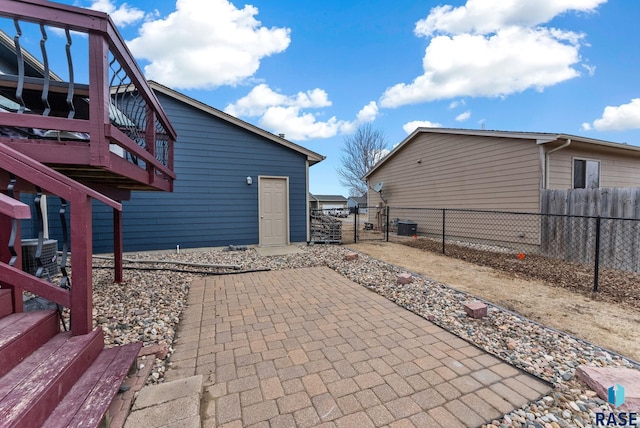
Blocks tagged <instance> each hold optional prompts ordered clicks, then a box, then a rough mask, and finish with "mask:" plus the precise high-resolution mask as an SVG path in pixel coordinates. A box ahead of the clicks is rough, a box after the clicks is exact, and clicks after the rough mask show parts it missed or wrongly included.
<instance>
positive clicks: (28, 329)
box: [0, 310, 60, 377]
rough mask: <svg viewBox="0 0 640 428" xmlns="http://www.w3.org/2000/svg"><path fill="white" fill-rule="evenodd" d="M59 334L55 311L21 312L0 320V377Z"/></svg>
mask: <svg viewBox="0 0 640 428" xmlns="http://www.w3.org/2000/svg"><path fill="white" fill-rule="evenodd" d="M59 332H60V323H59V320H58V314H57V312H56V311H55V310H48V311H37V312H21V313H17V314H10V315H7V316H6V317H4V318H0V377H1V376H4V375H5V374H7V373H8V372H9V371H10V370H11V369H13V368H14V367H15V366H16V365H18V363H20V361H22V360H24V359H25V358H26V357H28V356H29V355H30V354H31V353H32V352H33V351H34V350H36V349H38V348H39V347H40V346H41V345H42V344H44V343H45V342H47V341H48V340H49V339H51V338H52V337H54V336H55V335H56V334H58V333H59Z"/></svg>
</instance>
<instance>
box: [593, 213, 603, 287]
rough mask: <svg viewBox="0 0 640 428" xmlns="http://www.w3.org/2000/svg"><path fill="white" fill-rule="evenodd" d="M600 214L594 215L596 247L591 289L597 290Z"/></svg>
mask: <svg viewBox="0 0 640 428" xmlns="http://www.w3.org/2000/svg"><path fill="white" fill-rule="evenodd" d="M601 220H602V219H601V218H600V216H598V217H596V248H595V260H594V262H593V264H594V266H593V291H594V292H597V291H598V277H599V276H600V275H599V273H600V226H601V224H600V223H601Z"/></svg>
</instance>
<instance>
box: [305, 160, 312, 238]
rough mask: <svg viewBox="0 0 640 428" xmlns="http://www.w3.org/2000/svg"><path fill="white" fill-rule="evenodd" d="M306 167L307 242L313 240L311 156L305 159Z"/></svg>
mask: <svg viewBox="0 0 640 428" xmlns="http://www.w3.org/2000/svg"><path fill="white" fill-rule="evenodd" d="M305 167H306V171H305V172H306V174H307V180H306V181H307V185H306V186H305V187H306V191H307V193H306V195H307V197H306V199H307V208H306V213H307V217H306V223H307V243H308V242H310V241H311V221H310V220H309V218H310V217H309V214H310V213H309V204H310V203H311V197H310V196H309V195H310V193H309V158H307V160H306V161H305Z"/></svg>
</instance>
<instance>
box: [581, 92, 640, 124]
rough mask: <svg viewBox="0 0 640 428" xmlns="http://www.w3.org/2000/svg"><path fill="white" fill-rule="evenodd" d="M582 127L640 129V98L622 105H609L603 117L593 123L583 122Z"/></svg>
mask: <svg viewBox="0 0 640 428" xmlns="http://www.w3.org/2000/svg"><path fill="white" fill-rule="evenodd" d="M582 129H583V130H585V131H590V130H591V129H595V130H597V131H625V130H628V129H640V98H634V99H632V100H631V102H630V103H628V104H622V105H620V106H617V107H616V106H607V107H605V108H604V112H603V113H602V117H601V118H599V119H596V120H594V121H593V123H583V124H582Z"/></svg>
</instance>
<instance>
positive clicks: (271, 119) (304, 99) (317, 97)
mask: <svg viewBox="0 0 640 428" xmlns="http://www.w3.org/2000/svg"><path fill="white" fill-rule="evenodd" d="M330 106H331V101H330V100H329V97H328V95H327V93H326V92H325V91H324V90H322V89H319V88H316V89H313V90H310V91H307V92H298V93H297V94H296V95H293V96H287V95H283V94H281V93H278V92H276V91H274V90H272V89H271V88H270V87H269V86H268V85H266V84H260V85H258V86H256V87H254V88H253V89H252V90H251V91H250V92H249V93H248V94H247V95H246V96H244V97H242V98H240V99H239V100H237V101H236V102H235V103H232V104H229V105H227V106H226V107H225V109H224V111H225V112H226V113H228V114H231V115H233V116H244V117H257V118H259V123H260V126H262V127H264V128H265V129H269V130H271V131H272V132H274V133H276V134H285V136H286V138H287V139H290V140H309V139H317V138H330V137H333V136H335V135H337V134H348V133H351V132H353V131H354V130H355V129H356V127H357V125H358V124H360V123H365V122H372V121H373V120H375V119H376V117H377V116H378V106H377V105H376V103H375V101H371V102H370V103H369V104H367V105H366V106H364V107H363V108H362V109H361V110H360V111H359V112H358V114H357V116H356V120H355V121H347V120H338V119H337V118H336V117H335V116H332V117H330V118H329V119H328V120H324V121H322V120H319V117H320V116H321V113H319V114H314V113H310V112H308V111H304V109H321V108H325V107H330Z"/></svg>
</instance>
